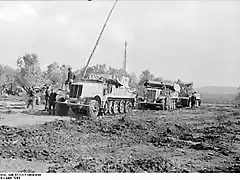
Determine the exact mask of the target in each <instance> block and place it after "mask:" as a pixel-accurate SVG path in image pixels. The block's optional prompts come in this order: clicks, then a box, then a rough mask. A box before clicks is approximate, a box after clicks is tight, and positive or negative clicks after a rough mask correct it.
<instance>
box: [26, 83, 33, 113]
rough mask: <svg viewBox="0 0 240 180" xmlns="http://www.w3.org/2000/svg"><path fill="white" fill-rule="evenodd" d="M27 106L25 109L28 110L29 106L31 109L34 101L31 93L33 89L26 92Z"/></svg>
mask: <svg viewBox="0 0 240 180" xmlns="http://www.w3.org/2000/svg"><path fill="white" fill-rule="evenodd" d="M28 98H29V99H28V105H27V108H29V106H30V105H31V106H32V109H33V100H34V92H33V88H29V90H28Z"/></svg>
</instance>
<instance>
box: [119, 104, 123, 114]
mask: <svg viewBox="0 0 240 180" xmlns="http://www.w3.org/2000/svg"><path fill="white" fill-rule="evenodd" d="M119 112H120V113H121V114H124V101H120V104H119Z"/></svg>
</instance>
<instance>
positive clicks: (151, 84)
mask: <svg viewBox="0 0 240 180" xmlns="http://www.w3.org/2000/svg"><path fill="white" fill-rule="evenodd" d="M143 86H144V90H145V93H144V97H143V98H142V99H140V101H139V102H138V107H139V109H151V110H153V109H159V110H165V109H168V108H170V109H175V102H176V99H177V97H178V94H177V92H176V91H175V88H174V84H173V83H171V82H167V81H165V82H157V81H150V80H146V81H145V82H144V83H143Z"/></svg>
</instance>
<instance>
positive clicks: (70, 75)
mask: <svg viewBox="0 0 240 180" xmlns="http://www.w3.org/2000/svg"><path fill="white" fill-rule="evenodd" d="M75 77H76V76H75V74H74V73H73V72H72V69H71V68H68V78H67V80H66V82H65V86H66V85H68V87H70V85H71V84H72V83H73V80H74V79H75Z"/></svg>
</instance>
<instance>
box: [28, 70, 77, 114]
mask: <svg viewBox="0 0 240 180" xmlns="http://www.w3.org/2000/svg"><path fill="white" fill-rule="evenodd" d="M74 79H75V74H74V73H73V72H72V69H71V68H68V78H67V80H66V81H65V89H66V87H67V88H69V86H70V85H71V83H72V82H73V80H74ZM27 94H28V103H27V108H29V107H30V106H31V107H32V109H33V107H34V100H35V99H36V98H39V96H38V95H37V92H36V91H35V90H34V87H33V86H32V87H30V88H28V92H27ZM40 94H43V95H44V104H45V108H44V110H45V111H48V112H49V114H50V115H54V114H55V103H56V100H57V95H58V93H57V91H56V90H55V89H54V87H49V86H47V85H45V86H44V87H43V88H42V89H41V91H40ZM38 101H40V100H38Z"/></svg>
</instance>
